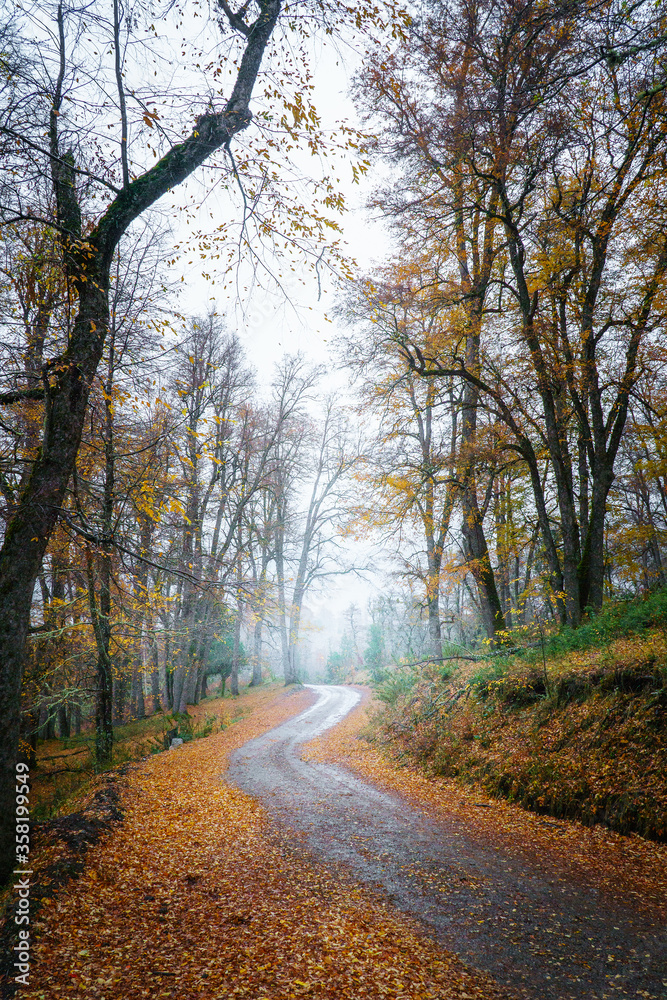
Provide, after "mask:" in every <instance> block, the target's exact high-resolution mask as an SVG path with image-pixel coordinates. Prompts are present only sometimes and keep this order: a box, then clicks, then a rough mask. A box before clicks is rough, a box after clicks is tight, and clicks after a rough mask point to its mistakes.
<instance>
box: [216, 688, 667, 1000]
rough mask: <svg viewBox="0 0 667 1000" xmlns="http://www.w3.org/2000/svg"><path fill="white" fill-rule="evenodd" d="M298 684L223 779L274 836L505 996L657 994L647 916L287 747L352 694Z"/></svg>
mask: <svg viewBox="0 0 667 1000" xmlns="http://www.w3.org/2000/svg"><path fill="white" fill-rule="evenodd" d="M308 686H309V687H311V688H312V690H313V691H314V692H315V693H316V694H317V695H318V699H317V701H316V703H315V704H314V705H313V706H312V707H311V708H309V709H307V710H306V711H305V712H303V713H302V714H301V715H299V716H297V717H296V718H294V719H291V720H289V721H288V722H285V723H283V724H282V725H280V726H278V727H276V728H275V729H273V730H271V731H270V732H269V733H266V734H264V735H263V736H260V737H259V738H258V739H254V740H251V741H250V742H249V743H246V744H245V745H244V746H243V747H242V748H241V749H240V750H237V751H236V752H235V754H234V755H233V757H232V761H231V766H230V769H229V771H228V772H227V774H226V775H225V777H226V779H227V780H229V781H231V782H232V783H233V784H236V785H237V786H238V787H239V788H241V789H243V790H244V791H247V792H249V793H250V794H252V795H254V796H256V797H257V798H258V799H259V800H260V801H261V802H262V803H263V805H264V806H265V807H266V808H267V810H268V811H269V813H270V814H271V815H272V817H273V819H274V820H275V822H276V823H277V824H278V826H279V827H280V828H282V829H288V830H293V831H297V832H299V833H300V834H301V835H302V840H303V841H305V845H304V846H307V848H308V849H309V850H310V851H311V852H312V854H313V855H314V856H315V857H316V858H319V859H321V860H322V861H323V862H324V863H326V864H327V865H329V866H332V865H334V866H335V865H336V864H342V865H343V866H344V868H345V870H346V871H347V872H348V873H349V874H350V875H352V876H353V877H354V878H355V879H356V880H357V881H360V882H364V883H366V884H367V885H368V886H369V887H370V888H371V889H372V890H373V891H376V892H381V893H383V894H384V895H385V896H386V898H388V899H389V901H390V902H391V903H392V904H393V905H395V906H396V907H397V908H399V909H400V910H402V911H404V912H405V913H408V914H410V915H412V916H414V917H417V918H418V919H419V920H420V921H421V922H422V924H423V925H424V927H425V929H426V930H427V932H428V933H430V934H431V935H433V936H434V937H435V938H436V939H437V941H438V942H439V943H440V944H441V945H443V946H444V947H446V948H448V949H449V950H451V951H454V952H456V953H457V954H458V955H460V957H461V958H462V959H463V960H464V961H465V962H467V963H468V964H469V965H471V966H473V967H475V968H477V969H479V970H482V971H485V972H488V973H490V974H491V975H492V976H493V977H494V978H495V979H496V980H497V981H498V982H499V983H500V984H503V985H504V986H506V987H507V988H508V989H509V990H510V992H511V994H512V995H513V996H515V997H526V998H531V1000H603V998H616V997H632V998H650V1000H666V998H667V932H666V929H665V927H664V926H663V925H659V924H657V923H656V921H655V920H654V919H652V918H651V917H650V916H647V915H643V914H641V913H638V912H636V911H635V910H633V908H632V907H631V905H630V904H628V906H623V905H621V904H620V903H619V902H618V901H613V900H610V899H609V898H607V897H606V896H604V895H603V894H602V893H601V892H599V891H598V890H596V889H595V888H594V887H592V886H589V885H586V884H585V883H582V882H581V881H578V882H577V884H576V885H574V884H572V880H571V879H570V878H569V877H568V876H567V874H566V873H565V872H564V871H561V870H559V869H558V868H557V867H556V865H557V862H555V861H554V860H553V859H549V860H544V859H543V858H540V857H537V856H535V857H532V858H531V857H530V855H529V854H528V856H527V857H521V858H518V857H517V854H516V853H514V852H513V853H512V854H509V853H507V851H506V850H504V849H503V848H502V847H501V848H498V847H496V846H494V845H493V844H492V843H489V842H484V841H482V840H481V839H480V837H479V835H477V836H475V832H474V831H472V830H470V829H468V828H466V826H465V824H464V823H463V822H462V821H461V820H460V819H458V818H456V817H454V816H453V817H452V818H451V819H450V820H446V821H443V820H442V818H439V819H438V820H437V821H436V820H434V819H431V818H429V816H428V815H427V814H426V813H425V812H424V811H422V810H417V809H416V808H415V807H414V806H412V805H411V804H410V803H407V802H406V801H404V800H402V799H400V798H399V797H394V796H391V795H388V794H386V793H385V792H383V791H380V790H379V789H377V788H374V787H373V786H372V785H370V784H368V783H365V782H364V781H361V780H360V779H359V778H357V777H355V776H354V775H353V774H351V773H350V772H348V771H346V770H344V769H342V768H340V767H336V766H334V765H330V764H322V763H318V762H314V761H306V760H303V759H302V758H301V752H300V747H301V744H303V743H305V742H306V741H308V740H310V739H312V738H313V737H315V736H317V735H319V734H321V733H322V732H324V731H325V730H326V729H328V728H330V727H331V726H333V725H335V724H336V723H337V722H339V721H340V720H341V719H342V718H343V717H344V716H345V715H346V714H347V713H348V712H349V711H350V710H351V709H352V708H354V707H355V705H356V704H357V703H358V701H359V698H360V696H359V694H358V692H356V691H355V690H354V689H352V688H347V687H342V686H338V687H334V686H332V687H328V686H317V685H308ZM528 846H529V845H528Z"/></svg>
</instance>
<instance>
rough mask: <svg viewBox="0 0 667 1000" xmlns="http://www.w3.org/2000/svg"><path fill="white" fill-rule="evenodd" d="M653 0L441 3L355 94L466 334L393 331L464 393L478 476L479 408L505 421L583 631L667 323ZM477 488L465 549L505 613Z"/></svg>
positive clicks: (402, 212) (598, 594)
mask: <svg viewBox="0 0 667 1000" xmlns="http://www.w3.org/2000/svg"><path fill="white" fill-rule="evenodd" d="M639 6H640V7H641V8H642V16H641V17H640V18H639V21H641V29H639V28H637V27H636V26H637V25H638V24H639V22H637V21H635V20H633V19H632V18H630V17H628V16H627V11H626V10H625V8H624V7H623V6H622V5H620V4H619V5H617V4H614V3H605V4H600V5H596V6H594V7H593V8H592V9H591V8H590V5H587V4H581V3H575V2H572V3H562V4H556V5H547V6H544V5H536V4H533V3H531V2H522V3H520V4H514V3H509V2H505V0H485V2H484V3H481V4H477V3H476V4H469V3H467V2H465V0H460V2H459V0H457V2H453V3H451V4H450V3H444V4H427V5H425V7H424V8H423V13H422V15H421V16H420V17H419V18H417V19H416V20H415V22H414V23H413V26H412V29H411V33H410V40H409V42H406V43H401V45H400V48H399V51H398V52H397V53H395V54H394V56H393V57H392V58H390V59H386V58H384V57H378V58H375V59H373V60H371V62H370V64H369V67H368V69H367V70H366V71H365V72H364V74H362V76H361V83H360V85H359V94H360V97H361V99H362V100H363V101H364V103H365V105H366V107H367V108H368V110H369V113H371V114H373V115H375V116H376V117H377V119H378V120H379V122H380V124H381V131H380V140H379V146H380V150H381V151H382V152H384V153H385V154H386V155H388V156H390V157H391V158H392V159H393V160H394V161H395V162H398V163H400V164H401V165H402V166H403V167H404V174H403V178H402V183H401V184H400V185H397V186H396V187H395V188H394V190H393V191H390V192H389V193H383V194H382V196H381V201H382V203H383V204H384V205H386V210H387V212H388V213H392V214H394V215H396V216H397V217H400V219H401V224H402V226H403V227H404V230H405V231H406V234H407V235H406V236H405V237H404V238H403V244H404V249H407V248H409V249H410V252H411V253H412V254H413V255H414V257H415V259H416V260H418V261H420V262H422V261H424V260H425V259H426V258H429V257H430V262H431V269H430V277H429V279H428V280H427V282H426V283H425V285H424V292H425V293H426V294H428V295H429V297H430V301H431V305H432V309H433V311H434V312H435V313H439V314H440V315H441V316H442V317H443V318H442V327H443V329H448V330H449V331H450V332H453V333H456V332H458V338H456V337H454V338H452V337H451V336H447V337H445V338H443V339H442V340H441V341H437V340H435V341H431V342H430V343H429V344H428V345H426V347H425V346H424V345H423V344H420V343H419V342H415V341H414V340H411V339H410V335H409V332H407V333H406V332H405V331H397V333H396V338H395V339H396V341H397V343H399V345H400V346H401V348H402V350H403V351H404V356H405V359H406V361H407V363H408V364H409V365H410V367H411V368H412V370H413V371H415V372H416V373H418V374H419V375H421V376H423V377H425V378H429V379H431V378H432V379H436V380H449V379H451V378H456V379H460V380H461V382H462V384H463V386H464V413H463V421H462V437H463V438H465V440H466V449H467V452H468V455H469V457H470V458H469V460H470V462H472V463H473V464H472V465H471V466H469V467H467V468H466V467H465V466H464V470H463V471H464V473H465V475H464V477H463V482H464V486H465V482H466V477H467V478H468V480H469V482H470V484H471V486H473V485H474V455H475V448H476V422H477V416H476V414H477V413H478V412H479V410H480V408H482V407H484V408H485V409H486V410H487V411H488V412H489V413H490V414H491V415H492V416H493V418H494V419H495V420H497V421H499V422H502V423H504V424H505V426H506V428H507V431H508V432H509V435H511V445H510V447H511V448H513V449H514V450H515V452H517V453H518V454H519V455H520V457H521V460H522V462H523V463H525V466H526V469H527V471H528V473H529V475H530V480H531V485H532V489H533V493H534V500H535V507H536V514H537V521H538V523H539V526H540V532H541V536H542V538H541V541H542V546H543V550H544V553H545V558H546V561H547V564H548V567H549V574H550V581H551V591H552V596H553V600H554V602H555V605H556V607H557V609H558V613H559V616H560V617H561V620H563V621H568V622H569V623H570V624H572V625H577V624H578V622H579V621H580V618H581V614H582V613H583V612H584V610H585V609H586V607H588V606H589V605H590V606H591V607H593V608H597V607H599V606H600V603H601V601H602V587H603V578H604V521H605V510H606V503H607V497H608V495H609V490H610V488H611V485H612V483H613V478H614V465H615V461H616V457H617V455H618V448H619V445H620V441H621V438H622V435H623V429H624V426H625V421H626V417H627V412H628V402H629V399H630V395H631V393H632V391H633V388H634V386H635V385H636V384H637V382H638V380H639V379H640V377H641V374H642V361H643V348H642V345H644V344H645V343H646V342H647V340H648V339H649V338H650V336H651V333H652V331H653V330H655V329H657V327H658V326H659V324H660V323H661V322H662V321H663V305H662V289H663V287H664V282H665V265H666V263H667V257H666V256H665V246H666V245H665V231H666V230H665V223H664V218H663V212H662V204H663V200H662V199H661V198H660V196H659V195H658V191H659V190H664V180H665V177H664V165H663V162H662V154H661V152H660V149H661V142H662V138H661V136H662V124H661V123H662V121H663V119H664V86H665V80H664V73H663V69H662V59H663V55H662V53H663V51H664V47H665V36H664V32H662V29H661V23H660V18H659V17H654V16H653V10H652V8H650V5H648V4H640V5H639ZM637 33H638V34H639V35H640V36H641V44H639V45H635V44H634V43H635V42H636V41H637ZM630 39H632V44H631V43H630ZM633 45H634V48H633ZM611 53H617V55H614V56H613V57H612V55H611ZM564 109H567V114H565V113H564ZM612 137H613V138H612ZM640 217H642V218H644V219H647V220H649V223H648V230H649V232H648V233H647V238H646V242H644V239H643V236H642V237H641V238H640V237H639V236H638V230H637V220H638V219H639V218H640ZM406 220H408V224H407V225H406ZM417 240H419V245H418V246H417V245H416V244H417ZM630 246H631V247H632V250H630V249H629V247H630ZM637 251H639V252H637ZM404 261H405V254H404V256H403V261H402V264H403V266H404ZM619 273H624V275H625V278H626V281H625V283H624V289H623V294H621V290H620V289H619V287H618V275H619ZM465 427H467V432H466V433H464V430H463V429H464V428H465ZM573 452H574V453H575V454H576V461H575V459H574V457H573ZM464 454H465V452H464ZM544 456H546V457H547V459H548V465H549V468H548V475H547V476H546V477H545V475H544V474H543V472H542V470H541V464H542V460H543V457H544ZM552 490H553V495H554V497H555V500H556V504H557V508H558V514H559V523H558V531H554V524H553V519H552V517H551V515H550V511H549V507H550V493H551V491H552ZM474 494H475V490H474V489H471V490H469V491H468V497H467V500H466V501H465V502H464V511H465V513H464V518H463V525H462V528H463V541H464V547H465V548H466V549H467V551H468V552H469V553H470V556H471V557H473V558H474V559H475V562H476V563H477V565H478V567H479V568H480V572H482V574H483V576H484V577H485V578H486V579H487V580H488V583H489V585H490V586H491V590H487V595H486V596H487V599H488V600H487V603H489V607H490V609H491V610H492V611H493V610H494V608H495V609H496V610H497V609H498V608H500V601H499V600H498V601H496V599H495V598H494V597H493V588H492V585H491V573H490V566H489V562H488V558H487V555H485V542H484V539H483V537H482V527H483V526H482V522H481V520H480V518H479V511H478V510H477V509H476V508H475V505H474ZM466 535H469V538H468V539H466ZM486 551H487V553H488V549H486ZM495 613H496V612H495V611H494V614H495ZM496 620H497V621H499V619H498V618H496Z"/></svg>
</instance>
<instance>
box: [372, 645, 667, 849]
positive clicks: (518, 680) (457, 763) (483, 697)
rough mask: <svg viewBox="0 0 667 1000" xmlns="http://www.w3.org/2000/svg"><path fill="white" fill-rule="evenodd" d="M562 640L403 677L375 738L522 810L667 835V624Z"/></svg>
mask: <svg viewBox="0 0 667 1000" xmlns="http://www.w3.org/2000/svg"><path fill="white" fill-rule="evenodd" d="M602 635H604V632H600V633H599V635H598V642H599V641H600V636H602ZM561 641H562V640H561ZM557 642H558V640H553V641H552V642H551V643H550V647H551V648H550V649H549V650H547V648H546V647H545V650H544V655H543V651H542V650H541V649H539V648H538V649H533V650H532V651H531V652H530V655H529V656H526V655H523V656H514V657H511V658H505V659H504V660H503V661H497V662H493V663H492V665H487V666H484V667H482V668H481V669H480V668H479V666H477V667H476V668H471V667H470V665H469V664H468V665H462V666H460V667H459V668H458V669H454V670H451V671H449V670H447V671H445V672H444V673H443V674H440V675H438V674H437V673H434V672H431V673H430V675H428V674H424V673H422V674H421V675H420V676H419V677H418V678H417V677H415V676H414V675H413V677H412V678H411V679H410V682H409V683H405V684H404V685H403V687H402V688H401V686H400V685H399V684H398V681H396V680H394V682H393V689H392V690H391V691H389V692H385V696H386V698H387V701H386V705H385V708H384V710H383V711H382V712H381V713H380V714H379V716H378V717H377V719H376V724H375V727H374V738H375V739H376V740H378V741H380V742H382V743H387V744H390V745H391V748H392V753H393V754H395V755H397V756H398V757H400V756H401V755H406V756H407V757H409V758H411V759H414V760H416V761H418V762H419V763H421V764H423V765H424V766H426V768H427V770H428V771H429V772H430V773H432V774H436V775H442V776H445V777H450V778H455V779H456V780H457V781H459V782H462V783H464V784H473V785H476V786H478V787H480V788H482V789H483V790H484V791H485V792H487V793H488V794H490V795H494V796H503V797H506V798H509V799H510V800H511V801H513V802H517V803H519V804H520V805H522V806H524V807H525V808H528V809H532V810H535V811H537V812H541V813H548V814H550V815H552V816H556V817H568V818H571V819H577V820H580V821H581V822H583V823H586V824H594V823H603V824H605V825H607V826H609V827H610V828H611V829H614V830H618V831H619V832H621V833H633V832H634V833H639V834H641V835H642V836H645V837H650V838H652V839H655V840H666V839H667V632H666V631H665V630H664V629H663V628H659V627H654V628H649V629H648V630H646V631H643V632H639V633H636V634H626V635H620V636H618V637H615V638H614V637H611V638H606V639H605V641H604V644H601V645H598V647H597V648H596V647H595V646H593V644H592V641H591V642H590V643H589V642H582V646H583V647H584V648H580V649H577V648H576V647H575V644H574V641H573V640H572V639H570V640H569V642H567V643H566V642H563V645H565V649H563V650H562V651H560V650H558V645H557ZM568 645H569V646H570V648H567V646H568ZM548 654H550V655H548Z"/></svg>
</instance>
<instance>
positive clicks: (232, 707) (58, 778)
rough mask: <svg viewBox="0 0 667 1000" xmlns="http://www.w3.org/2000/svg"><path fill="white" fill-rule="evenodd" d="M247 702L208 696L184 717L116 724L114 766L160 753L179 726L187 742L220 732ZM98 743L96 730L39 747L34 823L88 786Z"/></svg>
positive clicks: (34, 776) (245, 711) (34, 781)
mask: <svg viewBox="0 0 667 1000" xmlns="http://www.w3.org/2000/svg"><path fill="white" fill-rule="evenodd" d="M264 687H265V689H271V690H273V689H274V688H275V689H279V688H280V685H279V684H278V683H277V682H276V683H274V684H267V685H265V686H264ZM247 702H248V699H247V698H244V697H243V696H241V698H239V699H234V698H231V697H229V696H228V697H226V698H224V699H223V698H216V697H212V698H206V699H204V701H202V702H200V704H199V705H191V706H189V707H188V711H187V713H184V714H182V715H179V714H174V713H168V712H165V713H162V712H161V713H156V714H155V715H151V716H148V718H145V719H135V720H133V721H132V722H127V723H124V724H123V725H118V726H114V749H113V764H112V768H118V767H120V766H121V765H122V764H125V763H128V762H130V761H134V760H141V759H142V758H143V757H148V756H150V755H151V754H154V753H160V752H162V751H163V750H164V749H165V746H166V744H165V739H166V737H167V734H168V733H169V732H170V731H173V730H176V729H177V730H178V735H179V737H181V738H182V739H183V740H184V741H185V742H189V741H190V740H193V739H201V738H203V737H206V736H211V735H213V734H215V733H219V732H221V731H222V730H223V729H226V728H227V726H229V725H231V724H232V723H234V722H236V721H238V720H239V719H241V718H244V717H245V716H246V715H247V714H248V713H249V712H250V711H251V708H250V707H249V704H248V703H247ZM94 742H95V738H94V733H92V732H85V733H82V734H81V735H80V736H72V737H69V738H67V739H56V740H47V741H44V742H42V743H40V744H39V745H38V748H37V767H36V768H33V769H32V771H31V781H32V787H31V807H32V808H31V816H32V819H33V822H35V821H37V822H38V821H40V820H45V819H49V818H51V817H52V816H54V815H57V814H58V813H59V812H60V811H61V810H62V809H66V807H67V802H68V801H69V800H70V799H71V798H72V797H73V796H78V795H81V794H82V793H83V792H84V791H85V790H86V788H87V787H88V785H89V784H90V783H91V781H92V780H93V779H94V777H95V764H94V759H93V749H94Z"/></svg>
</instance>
